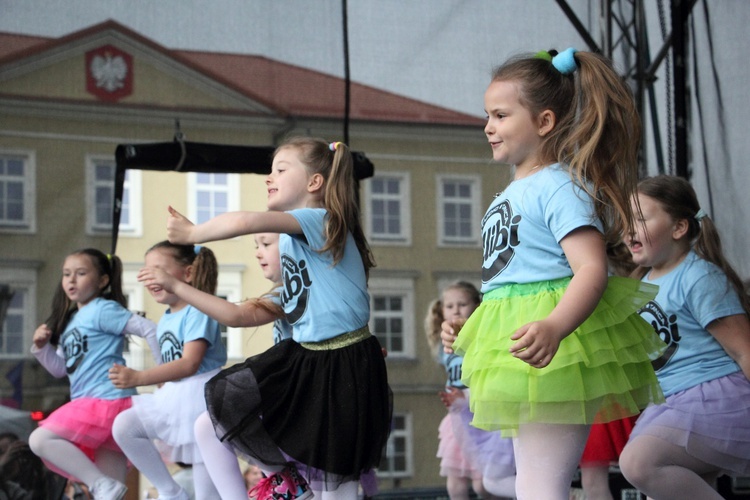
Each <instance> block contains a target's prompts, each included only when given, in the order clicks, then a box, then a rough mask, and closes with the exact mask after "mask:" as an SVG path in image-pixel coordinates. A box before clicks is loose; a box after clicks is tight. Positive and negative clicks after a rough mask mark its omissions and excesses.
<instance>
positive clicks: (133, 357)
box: [122, 263, 161, 370]
mask: <svg viewBox="0 0 750 500" xmlns="http://www.w3.org/2000/svg"><path fill="white" fill-rule="evenodd" d="M141 267H143V264H134V263H123V265H122V292H123V293H124V294H125V295H127V297H128V309H129V310H131V311H133V312H134V313H140V312H144V311H145V309H144V297H145V290H146V288H145V287H144V286H143V283H139V282H138V270H139V269H141ZM148 319H150V320H151V321H153V322H154V323H158V322H159V318H148ZM160 355H161V354H160V353H156V356H157V357H159V356H160ZM123 357H124V358H125V364H127V366H129V367H130V368H132V369H134V370H145V369H146V368H147V364H146V358H152V357H153V356H152V354H151V347H150V346H149V345H148V343H147V342H146V339H142V338H140V337H135V336H133V337H131V338H130V339H129V342H128V349H127V351H126V352H125V353H124V354H123Z"/></svg>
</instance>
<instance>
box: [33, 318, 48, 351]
mask: <svg viewBox="0 0 750 500" xmlns="http://www.w3.org/2000/svg"><path fill="white" fill-rule="evenodd" d="M50 337H52V330H50V329H49V327H48V326H47V325H45V324H41V325H39V327H38V328H37V329H36V331H35V332H34V337H33V338H32V342H34V345H35V346H36V348H37V349H41V348H42V347H44V346H45V345H47V342H49V339H50Z"/></svg>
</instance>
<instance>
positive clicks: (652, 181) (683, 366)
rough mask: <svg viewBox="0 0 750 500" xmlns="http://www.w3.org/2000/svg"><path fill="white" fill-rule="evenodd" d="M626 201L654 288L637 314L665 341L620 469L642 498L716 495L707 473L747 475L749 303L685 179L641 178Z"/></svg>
mask: <svg viewBox="0 0 750 500" xmlns="http://www.w3.org/2000/svg"><path fill="white" fill-rule="evenodd" d="M633 204H634V210H636V209H637V206H638V205H639V206H640V210H641V214H642V216H641V218H640V220H639V221H637V222H636V224H635V226H634V228H633V231H632V234H631V235H629V236H628V237H626V243H627V244H628V247H629V248H630V252H631V254H632V256H633V261H634V262H635V263H636V264H638V265H639V266H641V271H642V273H641V274H642V275H643V281H645V282H647V283H653V284H654V285H658V286H659V293H658V295H657V296H656V298H655V299H654V300H652V301H651V302H649V303H648V304H646V306H644V307H643V308H642V309H641V311H640V314H641V316H642V317H643V318H644V319H645V320H646V321H648V322H649V323H651V325H652V326H653V327H654V329H655V330H656V332H657V333H658V334H659V335H660V336H661V337H662V339H663V340H664V341H665V342H666V343H667V350H666V351H665V352H664V354H663V355H662V356H661V357H660V358H659V359H657V360H656V361H655V362H654V367H655V368H656V375H657V377H658V378H659V382H660V383H661V386H662V388H663V390H664V395H665V396H666V397H667V400H666V403H664V404H660V405H655V406H650V407H648V408H647V409H646V410H645V411H644V412H643V414H642V415H641V417H640V418H639V419H638V421H637V422H636V426H635V428H634V429H633V431H632V433H631V436H630V440H629V442H628V444H627V445H626V446H625V449H624V450H623V452H622V455H621V457H620V467H621V469H622V472H623V474H624V475H625V477H626V478H627V479H628V481H630V482H631V483H632V484H633V485H634V486H636V487H637V488H638V489H639V490H640V491H642V492H644V493H645V494H647V495H648V496H649V497H650V498H654V499H657V500H658V499H662V498H717V499H718V498H721V496H720V495H719V494H718V493H717V492H716V491H714V489H713V487H712V486H711V484H710V481H711V480H712V479H715V478H716V477H717V476H718V475H719V474H721V473H722V472H724V473H729V474H737V475H742V476H747V475H749V474H750V381H749V380H748V379H750V320H749V319H748V312H750V301H749V300H748V296H747V294H746V292H745V287H744V285H743V283H742V281H741V280H740V278H739V277H738V276H737V273H736V272H735V271H734V270H733V269H732V267H731V266H730V264H729V262H727V260H726V258H725V257H724V255H723V253H722V248H721V240H720V239H719V234H718V232H717V231H716V227H715V226H714V224H713V222H712V221H711V218H710V217H708V216H707V215H706V213H705V212H704V211H703V210H702V209H701V208H700V205H699V204H698V199H697V197H696V195H695V191H694V190H693V188H692V187H691V186H690V184H689V183H688V181H686V180H685V179H682V178H680V177H672V176H658V177H653V178H649V179H646V180H644V181H641V182H640V183H639V185H638V196H637V198H636V199H634V200H633Z"/></svg>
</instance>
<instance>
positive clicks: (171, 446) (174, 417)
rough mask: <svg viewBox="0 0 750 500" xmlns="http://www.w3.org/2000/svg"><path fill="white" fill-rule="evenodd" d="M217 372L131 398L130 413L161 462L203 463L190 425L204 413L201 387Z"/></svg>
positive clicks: (203, 374) (203, 398) (166, 385)
mask: <svg viewBox="0 0 750 500" xmlns="http://www.w3.org/2000/svg"><path fill="white" fill-rule="evenodd" d="M219 371H220V370H219V369H216V370H212V371H210V372H206V373H201V374H198V375H193V376H191V377H188V378H185V379H182V380H178V381H175V382H167V383H165V384H164V385H163V386H161V387H160V388H159V389H157V390H156V391H155V392H154V393H153V394H139V395H138V396H133V398H132V399H133V410H135V412H136V414H137V415H138V418H139V419H140V420H141V422H143V427H144V428H145V429H146V432H147V433H148V436H149V437H150V438H151V439H154V440H156V445H157V447H158V448H159V451H160V452H161V454H162V456H163V457H164V459H165V460H168V461H170V462H182V463H186V464H196V463H203V459H202V458H201V454H200V451H199V450H198V445H197V443H196V442H195V435H194V433H193V424H195V420H196V419H197V418H198V416H199V415H200V414H201V413H203V412H204V411H206V398H205V396H204V386H205V385H206V382H207V381H208V380H209V379H210V378H211V377H213V376H214V375H216V374H217V373H218V372H219Z"/></svg>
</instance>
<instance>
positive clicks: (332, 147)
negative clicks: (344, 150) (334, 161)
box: [328, 142, 341, 152]
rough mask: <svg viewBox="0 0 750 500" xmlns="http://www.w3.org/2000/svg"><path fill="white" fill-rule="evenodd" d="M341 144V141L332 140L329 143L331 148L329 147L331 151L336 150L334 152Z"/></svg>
mask: <svg viewBox="0 0 750 500" xmlns="http://www.w3.org/2000/svg"><path fill="white" fill-rule="evenodd" d="M339 144H341V143H340V142H332V143H330V144H329V145H328V148H329V149H330V150H331V151H334V152H335V151H336V149H337V148H338V147H339Z"/></svg>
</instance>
